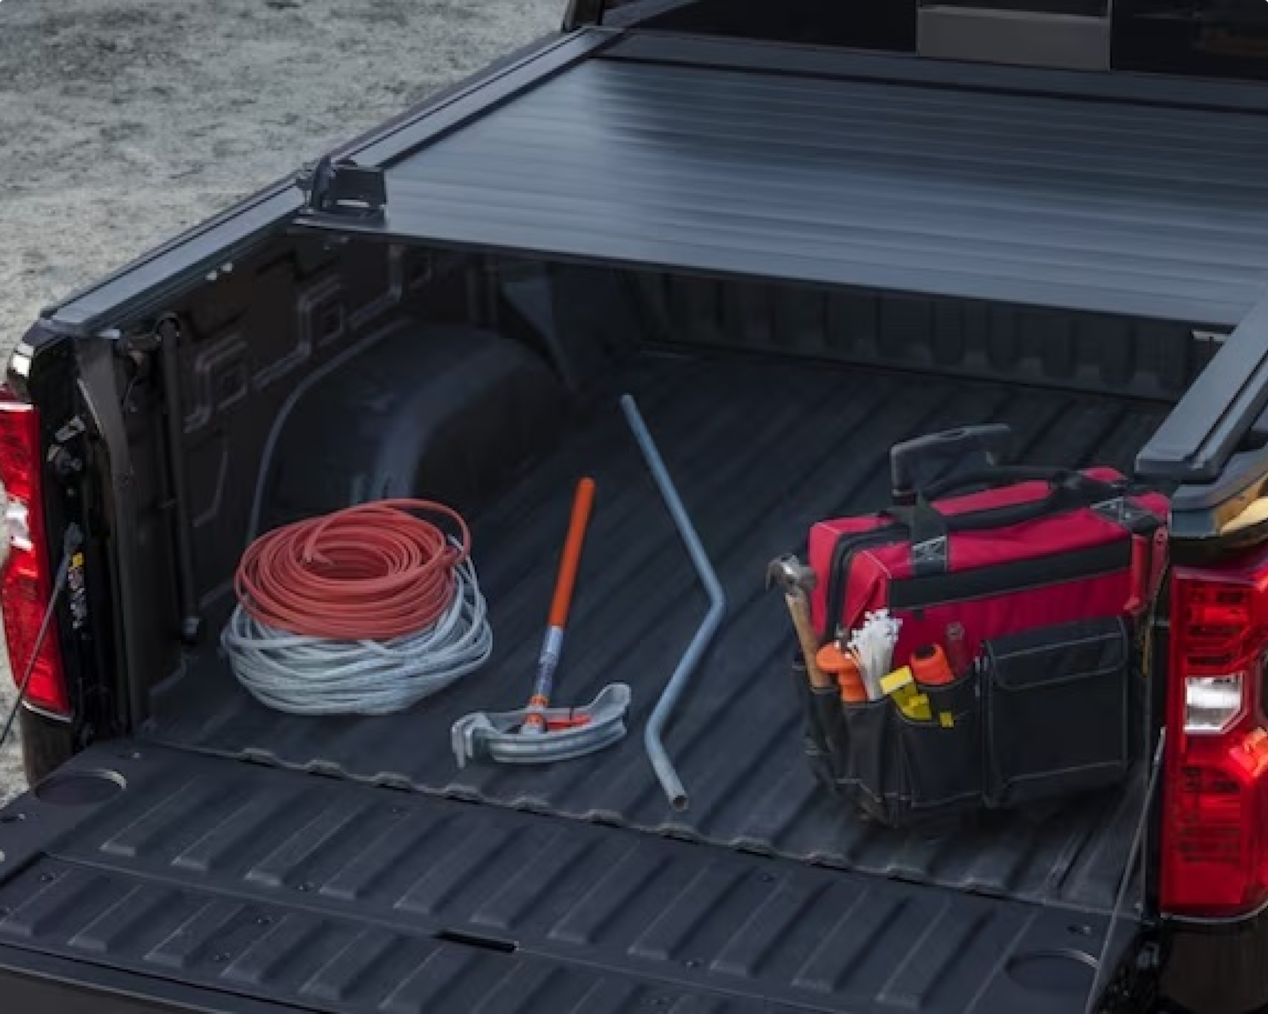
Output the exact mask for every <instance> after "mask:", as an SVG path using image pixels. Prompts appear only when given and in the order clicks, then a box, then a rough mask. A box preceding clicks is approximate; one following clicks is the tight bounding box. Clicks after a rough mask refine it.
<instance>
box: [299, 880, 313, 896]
mask: <svg viewBox="0 0 1268 1014" xmlns="http://www.w3.org/2000/svg"><path fill="white" fill-rule="evenodd" d="M312 889H313V885H312V884H310V883H309V882H308V881H307V880H305V881H304V882H303V883H302V884H298V885H297V886H296V887H295V890H297V891H299V892H300V893H301V894H307V893H308V892H309V891H311V890H312Z"/></svg>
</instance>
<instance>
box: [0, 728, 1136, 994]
mask: <svg viewBox="0 0 1268 1014" xmlns="http://www.w3.org/2000/svg"><path fill="white" fill-rule="evenodd" d="M0 850H2V851H3V861H2V862H0V994H3V995H12V994H10V993H8V992H7V990H8V989H9V985H8V983H9V982H11V981H24V982H25V984H26V987H27V988H32V982H33V981H34V980H33V979H32V978H31V977H32V976H36V977H37V979H38V975H39V974H40V973H39V970H40V969H41V968H45V967H52V966H49V965H48V962H50V961H55V962H60V965H59V966H58V967H60V969H61V970H62V972H61V974H63V975H64V974H65V970H66V969H67V968H68V967H69V968H72V969H73V970H74V973H75V974H74V976H73V981H74V982H75V983H76V984H77V985H78V986H79V987H81V988H83V987H90V986H91V987H93V988H95V989H97V990H99V991H100V992H102V993H109V992H111V991H116V992H117V991H118V990H121V989H124V988H126V990H127V991H128V992H131V993H132V994H133V995H134V996H137V995H139V996H142V997H144V998H146V999H147V1001H148V1000H154V1001H157V1000H158V998H160V997H164V998H166V1002H168V1003H171V1004H173V1005H175V1004H178V1003H184V1002H190V1003H192V1004H194V1005H195V1006H197V1002H196V1000H197V998H198V997H202V998H203V1001H204V1002H205V999H206V997H207V996H209V995H210V996H215V997H216V998H217V1000H218V1002H217V1004H216V1009H226V1010H234V1011H238V1010H242V1011H247V1010H261V1009H270V1007H271V1005H274V1004H283V1005H286V1009H288V1010H293V1009H302V1010H318V1011H423V1010H426V1011H448V1010H452V1011H463V1012H469V1011H477V1010H488V1011H494V1010H496V1011H539V1010H540V1011H549V1012H552V1014H556V1012H563V1011H583V1010H586V1011H588V1010H596V1011H598V1010H602V1011H627V1010H628V1011H640V1012H644V1011H706V1010H707V1011H737V1012H738V1011H758V1010H761V1011H782V1010H789V1011H791V1010H794V1009H795V1010H800V1011H807V1010H815V1011H848V1012H851V1014H863V1012H877V1014H879V1012H884V1011H897V1010H904V1011H910V1010H920V1011H925V1012H936V1014H952V1012H957V1014H958V1012H968V1011H978V1012H980V1011H1000V1012H1004V1011H1018V1010H1030V1011H1061V1012H1081V1011H1082V1010H1083V1003H1084V995H1085V991H1086V989H1087V988H1088V986H1089V984H1090V982H1091V979H1092V974H1093V973H1092V963H1093V962H1092V959H1091V957H1090V955H1092V954H1095V953H1096V952H1097V951H1098V950H1099V948H1100V946H1101V941H1102V940H1103V934H1104V932H1105V930H1106V920H1105V919H1104V918H1101V917H1086V916H1083V915H1075V914H1072V913H1071V912H1069V911H1067V910H1063V909H1060V908H1053V907H1041V906H1036V905H1032V904H1028V903H1025V902H1014V901H1005V900H997V899H989V898H984V897H975V896H972V895H967V894H960V893H957V892H954V891H949V890H945V889H942V888H936V887H926V886H915V885H908V884H903V883H901V882H897V881H889V880H885V879H882V878H878V877H870V876H863V875H858V874H852V873H846V872H840V871H832V870H827V869H822V868H816V867H812V866H808V865H804V864H801V863H797V862H793V861H789V860H783V859H773V858H768V857H762V856H755V855H745V854H741V853H737V852H732V851H729V850H726V849H722V848H716V847H710V846H702V845H696V844H689V843H685V842H676V841H672V840H668V839H665V838H661V837H658V836H654V835H648V834H642V833H639V832H635V831H630V830H626V829H618V828H611V827H603V826H598V825H592V824H587V823H583V822H579V821H574V820H565V819H558V818H550V817H544V816H540V815H534V814H529V813H521V812H516V811H511V810H506V809H502V808H494V807H484V806H478V805H472V804H467V803H461V802H457V801H453V800H445V799H437V798H432V797H429V796H425V795H421V794H415V793H406V792H400V791H395V790H392V789H387V788H376V787H371V786H366V785H356V784H349V783H343V782H336V781H333V780H329V779H325V778H319V777H316V776H313V775H307V774H302V773H298V772H292V771H283V770H276V769H270V768H266V767H262V766H258V765H252V764H245V763H237V762H232V761H226V760H221V759H217V758H211V757H199V756H193V755H189V754H186V753H181V752H176V751H170V750H165V749H162V748H156V747H149V746H146V747H144V748H138V749H136V750H132V749H127V748H120V747H119V746H117V745H116V746H113V747H97V748H93V749H91V750H89V751H88V752H86V753H84V754H82V755H81V756H79V757H78V758H76V759H75V760H74V761H73V762H72V763H71V764H70V765H68V766H67V767H66V768H64V769H63V770H62V772H61V773H60V774H59V775H57V776H55V777H54V778H53V779H51V780H49V781H47V782H45V783H44V785H43V786H42V787H41V788H40V789H39V790H38V791H36V792H34V793H28V794H27V795H25V796H23V797H21V798H20V799H18V800H16V801H15V802H14V803H12V804H11V805H10V806H9V807H8V808H7V809H5V810H3V811H0ZM1126 935H1128V934H1124V936H1126ZM1124 943H1125V941H1124ZM1117 950H1118V948H1116V951H1117ZM1117 956H1118V955H1117V953H1116V955H1115V957H1117ZM68 960H69V961H71V962H74V964H73V965H68V964H67V961H68ZM50 974H51V973H50ZM121 975H122V976H123V977H124V978H122V979H121V978H119V977H120V976H121ZM11 977H13V978H11ZM121 983H126V987H125V986H124V985H121ZM58 988H65V987H64V986H59V987H58ZM32 995H34V994H32ZM54 995H55V996H57V997H60V996H61V994H60V993H58V994H50V996H54ZM261 1002H263V1003H264V1004H266V1005H269V1006H266V1007H264V1008H261V1007H260V1006H258V1004H260V1003H261ZM222 1005H223V1006H222ZM58 1009H60V1008H58ZM92 1009H104V1008H97V1007H94V1008H92ZM112 1009H113V1008H112ZM121 1009H122V1008H121ZM137 1009H142V1008H137ZM143 1009H147V1010H151V1009H153V1010H163V1009H169V1008H168V1007H167V1006H163V1005H161V1004H157V1003H156V1005H155V1006H153V1007H149V1006H147V1007H145V1008H143Z"/></svg>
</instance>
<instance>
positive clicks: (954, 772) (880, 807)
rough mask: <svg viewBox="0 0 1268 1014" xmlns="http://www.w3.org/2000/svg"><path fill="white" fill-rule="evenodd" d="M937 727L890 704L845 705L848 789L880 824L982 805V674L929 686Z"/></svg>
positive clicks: (844, 761)
mask: <svg viewBox="0 0 1268 1014" xmlns="http://www.w3.org/2000/svg"><path fill="white" fill-rule="evenodd" d="M921 690H922V691H923V692H924V693H925V694H926V695H927V696H928V698H929V704H930V710H931V712H932V714H933V720H932V721H927V722H925V721H915V720H913V719H910V718H908V717H907V716H906V715H904V714H903V712H902V710H901V709H900V708H899V707H898V705H897V704H896V703H895V702H894V701H893V700H892V699H890V698H884V699H882V700H879V701H869V702H867V703H860V704H845V705H842V721H841V735H842V744H841V752H840V757H841V767H842V769H843V774H842V777H841V778H840V786H841V789H842V791H843V793H844V794H845V795H846V796H847V797H849V798H850V799H851V800H852V801H853V802H854V803H855V805H856V806H858V807H859V808H860V809H862V810H863V811H864V812H865V813H867V814H868V815H870V816H871V817H873V818H874V819H875V820H877V821H879V822H880V823H883V824H887V825H889V826H891V827H903V826H906V825H908V824H914V823H917V822H919V821H922V820H924V819H926V818H930V817H935V816H941V815H944V814H948V813H951V812H955V811H960V810H964V809H977V808H979V807H980V806H981V803H982V722H981V709H980V704H979V700H978V697H979V694H978V687H977V678H976V676H968V677H966V678H964V679H962V680H959V681H958V682H956V683H953V684H950V685H948V686H939V687H932V686H924V687H921Z"/></svg>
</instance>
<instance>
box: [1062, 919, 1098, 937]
mask: <svg viewBox="0 0 1268 1014" xmlns="http://www.w3.org/2000/svg"><path fill="white" fill-rule="evenodd" d="M1066 930H1067V932H1070V933H1073V934H1074V935H1075V936H1076V937H1090V936H1091V935H1092V927H1091V926H1089V925H1087V923H1080V922H1074V923H1071V924H1070V925H1069V926H1067V927H1066Z"/></svg>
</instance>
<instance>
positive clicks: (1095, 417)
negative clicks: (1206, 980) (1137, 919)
mask: <svg viewBox="0 0 1268 1014" xmlns="http://www.w3.org/2000/svg"><path fill="white" fill-rule="evenodd" d="M620 390H629V391H632V392H633V393H634V394H635V396H636V397H638V398H639V399H640V402H641V404H642V405H643V408H644V412H645V415H646V416H647V419H648V425H649V426H650V427H651V429H652V431H653V433H654V434H656V435H657V436H658V438H659V441H660V443H661V445H662V448H663V453H664V455H665V457H666V461H667V464H668V466H669V468H670V469H671V471H672V473H673V475H674V476H675V478H676V481H677V482H678V484H679V488H680V491H681V494H682V496H683V499H684V501H685V503H686V505H687V507H688V509H689V510H690V511H691V512H692V514H693V516H694V518H695V521H696V524H697V526H698V527H699V529H700V531H701V533H702V536H703V539H704V541H705V544H706V547H707V548H708V550H709V552H710V553H711V555H712V558H713V559H714V562H715V566H716V568H717V570H718V572H719V576H720V578H721V580H722V582H723V585H724V586H725V588H726V591H727V594H728V597H729V599H730V614H729V617H728V621H727V623H726V625H725V627H724V629H723V631H722V633H721V635H720V637H719V640H718V642H717V643H716V644H715V646H714V649H713V651H712V652H711V654H710V656H709V658H708V660H707V662H706V664H705V665H704V666H703V667H702V669H701V671H700V672H699V674H698V676H697V678H696V680H695V682H694V683H693V684H692V685H691V686H690V688H689V689H688V691H687V692H686V694H685V696H684V697H683V699H682V701H681V703H680V706H679V711H678V713H677V717H676V718H675V719H674V721H673V722H672V724H671V727H670V730H669V737H668V745H669V748H670V752H671V754H672V755H673V756H674V757H676V759H677V762H678V766H679V770H680V772H681V774H682V776H683V779H684V781H685V783H686V785H687V788H688V791H689V792H690V793H691V795H692V806H691V808H690V810H688V811H687V812H686V813H684V814H675V813H674V812H673V811H672V810H671V809H670V808H669V806H668V804H667V803H666V801H665V799H664V797H663V795H662V793H661V792H660V790H659V788H658V787H657V784H656V782H655V779H654V778H653V777H652V774H651V771H650V768H649V766H648V764H647V761H646V759H645V757H644V754H643V747H642V738H641V731H642V729H643V727H644V724H645V722H646V719H647V716H648V715H649V714H650V713H651V710H652V707H653V705H654V704H655V701H656V699H657V696H658V695H659V694H660V692H661V688H662V687H663V686H664V684H665V681H666V680H667V679H668V677H669V674H670V673H671V672H672V671H673V668H674V664H675V662H676V661H677V658H678V656H679V654H680V653H681V652H682V651H683V649H684V648H685V646H686V644H687V642H688V640H689V639H690V637H691V635H692V633H693V632H694V630H695V628H696V626H697V624H698V623H699V622H700V619H701V617H702V615H703V612H704V609H705V600H704V594H703V592H702V590H701V589H700V587H699V585H698V583H697V582H696V580H695V578H694V574H693V572H692V570H691V568H690V564H689V561H688V560H687V559H686V557H685V555H684V553H683V550H682V547H681V545H680V543H679V542H678V539H677V537H676V534H675V532H674V529H673V527H672V524H671V523H670V521H669V518H668V516H667V515H666V513H665V511H664V509H663V508H662V506H661V504H660V500H659V498H658V495H657V493H656V490H655V487H654V486H653V485H652V483H651V480H650V478H649V477H648V476H647V475H646V474H645V472H644V470H643V466H642V461H641V458H640V457H639V455H638V451H637V448H636V447H635V445H634V444H633V442H632V440H631V439H630V437H629V435H628V433H627V431H626V429H625V426H624V423H623V422H622V420H621V418H620V415H619V413H618V412H617V411H616V408H615V399H616V395H617V393H618V392H619V391H620ZM1164 412H1165V408H1164V407H1163V406H1160V405H1157V404H1155V403H1151V402H1145V401H1139V402H1135V401H1131V400H1125V399H1111V398H1103V397H1097V396H1082V395H1072V394H1066V393H1060V392H1044V391H1036V390H1033V389H1031V390H1021V391H1018V390H1015V389H1012V390H1010V389H1009V388H1007V387H1004V386H1001V385H995V384H990V383H974V382H966V381H963V380H945V379H936V378H931V377H922V376H921V375H919V374H912V373H905V374H887V373H883V372H879V371H859V370H851V371H846V370H841V369H839V368H836V369H833V368H823V367H815V366H807V365H797V364H793V365H784V364H780V363H773V362H770V361H762V362H745V361H743V360H742V359H741V360H734V359H710V358H695V357H692V356H681V355H656V354H645V355H644V356H642V357H640V359H638V360H637V361H635V362H634V363H633V364H632V365H631V366H629V367H627V368H626V369H625V372H624V373H623V374H621V375H620V376H619V377H617V378H614V380H613V388H612V391H611V398H610V399H609V400H608V402H607V403H606V404H602V403H601V404H600V406H599V407H598V408H597V409H596V410H595V413H594V418H593V419H592V420H591V421H590V422H589V424H587V425H586V426H585V427H584V429H583V430H582V431H580V432H578V433H577V435H576V436H575V437H574V438H572V439H571V440H570V441H569V442H567V443H566V445H565V446H564V447H563V448H562V449H561V451H560V452H559V453H557V454H556V455H555V456H553V457H552V458H550V459H548V460H547V461H546V462H544V463H542V464H540V465H538V466H537V467H536V468H535V469H534V470H533V471H532V472H531V473H530V474H529V475H528V476H527V477H526V478H525V480H524V481H523V482H521V483H520V484H519V485H518V486H517V487H516V488H514V489H513V490H512V491H511V492H510V493H508V494H507V495H506V496H505V497H503V498H502V499H501V500H500V501H499V502H498V503H497V504H496V505H495V506H494V507H492V508H491V509H490V510H489V511H487V512H486V513H485V514H484V515H483V516H482V517H480V518H478V519H477V521H476V523H475V526H474V554H475V559H476V563H477V566H478V567H479V572H480V577H481V581H482V584H483V586H484V590H485V593H486V595H487V596H488V599H489V602H490V605H491V609H492V620H493V626H494V630H495V632H496V634H495V636H496V639H497V644H498V646H499V648H498V650H497V651H496V654H495V658H494V661H493V664H492V665H491V666H490V667H489V668H488V669H487V670H485V671H483V672H481V673H479V674H477V675H475V676H472V677H470V678H468V679H467V680H466V681H464V682H463V683H462V684H461V685H460V686H458V687H456V688H453V689H451V690H450V691H447V692H445V693H444V694H443V695H441V696H439V697H437V698H435V699H433V700H431V701H429V702H428V703H427V704H425V705H423V706H421V707H419V708H416V709H414V710H412V711H410V712H407V713H405V714H401V715H397V716H393V717H387V718H366V719H355V718H332V719H316V720H315V719H306V718H294V717H290V716H287V715H283V714H280V713H276V712H272V711H270V710H268V709H266V708H264V707H263V706H261V705H259V704H257V703H256V702H255V700H254V699H253V698H251V697H250V696H249V695H248V694H247V693H246V692H245V691H243V690H242V689H241V688H240V687H239V686H238V684H237V683H236V682H235V680H234V679H233V676H232V675H231V673H230V672H229V670H228V667H227V664H226V663H225V662H224V661H223V660H222V659H221V658H219V657H217V656H216V655H215V653H214V652H212V651H210V650H204V651H202V652H199V653H196V654H195V655H192V656H191V660H190V663H189V667H188V669H187V671H186V673H185V674H184V675H182V676H180V677H177V678H176V679H175V680H173V681H170V682H169V683H167V684H166V685H164V686H162V687H160V689H159V691H158V692H157V694H156V696H155V701H154V710H153V717H152V719H151V723H150V726H149V728H148V730H147V732H146V736H147V738H149V739H152V740H154V741H157V742H161V743H164V744H167V745H170V746H180V747H186V748H192V749H196V750H199V751H204V752H210V753H216V754H222V755H227V756H231V757H237V758H243V759H251V760H260V761H266V762H268V763H274V764H281V765H285V766H287V767H292V768H298V769H305V770H311V771H317V772H321V773H324V774H331V775H336V776H339V777H345V778H352V779H357V780H360V781H367V782H379V783H383V784H389V785H395V786H400V787H409V788H414V789H418V790H422V791H424V792H426V793H429V794H432V795H441V796H451V797H455V798H459V799H467V800H479V801H481V802H485V803H493V804H496V805H499V806H506V807H515V808H520V809H525V810H532V811H535V812H539V813H546V814H554V815H559V816H566V817H571V818H578V819H584V820H589V821H593V822H598V823H604V824H613V825H619V826H625V827H631V828H637V829H640V830H643V831H653V832H657V833H660V834H663V835H668V836H673V837H677V838H686V839H689V840H694V841H705V842H709V843H712V844H716V845H725V846H728V847H730V848H733V849H740V850H744V851H750V852H761V853H770V854H775V855H780V856H786V857H790V858H796V859H802V860H807V861H810V862H814V863H821V864H826V865H832V866H836V867H843V868H849V869H854V870H862V871H867V872H872V873H878V874H881V875H883V876H888V877H896V878H901V879H904V880H911V881H920V882H928V883H937V884H942V885H947V886H953V887H957V888H960V889H962V890H967V891H973V892H978V893H986V894H993V895H999V896H1007V897H1013V898H1022V899H1027V900H1032V901H1037V902H1045V903H1055V904H1061V905H1068V906H1072V907H1074V908H1078V909H1080V910H1088V911H1107V910H1108V909H1109V908H1110V907H1111V905H1112V902H1113V895H1114V890H1115V887H1116V885H1117V883H1118V880H1119V878H1120V876H1121V875H1122V872H1123V867H1124V863H1125V861H1126V854H1127V850H1128V847H1129V844H1130V838H1131V830H1132V827H1133V825H1134V822H1135V820H1136V818H1137V817H1138V815H1139V787H1138V785H1137V784H1136V781H1135V780H1134V781H1133V785H1132V788H1131V789H1130V790H1129V791H1127V792H1126V793H1124V794H1122V795H1119V794H1114V793H1111V794H1109V795H1107V796H1103V797H1099V798H1094V799H1092V800H1080V801H1078V802H1077V803H1076V804H1075V805H1072V806H1070V807H1069V808H1068V811H1069V812H1068V813H1065V814H1059V815H1056V816H1054V815H1052V814H1045V815H1043V816H1044V817H1045V818H1047V819H1039V818H1038V817H1036V818H1033V819H1032V818H1028V817H1021V816H1013V817H1006V818H1003V819H1000V820H997V821H994V822H992V823H991V824H989V825H987V826H983V827H979V828H963V829H959V830H955V831H947V832H946V833H945V834H940V835H937V836H932V837H929V836H921V835H911V836H906V835H900V834H897V833H893V832H887V831H885V830H883V829H880V828H877V827H872V826H869V825H866V824H862V823H860V822H858V821H857V820H856V819H855V818H854V817H853V816H850V815H848V814H847V813H846V812H845V811H844V810H843V809H842V808H841V807H840V806H839V805H837V804H834V803H833V802H831V801H829V800H827V799H825V798H824V796H823V795H822V794H821V792H820V791H819V790H818V789H817V788H816V787H815V785H814V783H813V781H812V779H811V776H810V774H809V769H808V767H807V765H806V763H805V761H804V758H803V757H802V756H801V753H800V741H801V736H800V730H799V729H798V726H797V723H798V711H797V706H796V703H795V697H794V691H793V688H792V687H791V686H790V685H789V673H788V670H789V662H790V660H791V659H790V655H789V651H790V648H791V632H790V629H789V624H788V617H787V613H786V612H785V610H784V607H783V603H782V600H781V599H780V598H779V596H777V595H773V594H768V593H766V592H765V591H764V589H763V574H762V570H763V566H764V563H765V561H766V560H768V559H770V558H771V557H773V556H775V555H778V554H779V553H781V552H784V551H787V550H790V549H796V548H797V547H798V546H800V545H803V544H804V539H805V534H806V530H807V528H808V527H809V525H810V524H811V523H812V522H813V521H814V520H816V519H817V518H821V517H831V516H834V515H840V514H849V513H855V512H859V511H864V510H869V509H875V508H877V507H879V506H882V505H883V504H884V503H885V502H886V498H887V491H888V486H887V480H888V470H887V468H886V467H885V466H886V461H887V458H886V452H887V449H888V448H889V446H890V445H891V444H893V443H895V442H897V441H899V440H901V439H903V438H905V437H906V436H909V435H911V434H913V433H919V432H929V431H934V430H939V429H945V428H949V427H952V426H955V425H958V424H962V423H969V422H985V421H990V420H998V421H1006V422H1009V423H1011V424H1012V425H1013V426H1014V427H1015V428H1016V430H1017V432H1018V434H1019V441H1020V444H1021V448H1022V452H1023V455H1024V457H1025V459H1026V460H1028V461H1037V462H1065V463H1072V462H1086V461H1090V460H1092V459H1096V460H1100V461H1108V462H1110V463H1114V464H1117V465H1119V466H1125V465H1128V464H1129V463H1130V461H1131V459H1132V456H1133V454H1134V452H1135V450H1136V449H1137V448H1138V447H1139V446H1140V445H1141V443H1142V442H1143V441H1145V440H1146V439H1147V438H1148V436H1149V434H1150V433H1151V432H1152V431H1153V429H1154V428H1155V427H1156V425H1157V422H1158V421H1159V419H1160V418H1161V417H1162V415H1163V414H1164ZM586 473H589V474H593V475H594V476H595V477H596V479H597V481H598V488H599V500H598V506H597V509H596V515H595V520H594V523H593V526H592V529H591V533H590V536H589V539H588V542H587V547H586V554H585V558H584V564H583V570H582V573H581V577H580V580H579V584H578V588H579V591H578V597H577V602H576V605H575V608H574V613H573V617H572V619H571V622H570V634H569V644H568V648H567V651H566V653H565V657H564V661H563V665H562V670H561V675H560V684H559V690H558V693H557V699H558V700H560V701H563V702H582V701H587V700H589V699H590V698H591V697H593V695H594V694H595V693H596V692H597V690H598V689H599V688H600V687H601V686H603V685H604V684H606V683H608V682H612V681H623V682H626V683H628V684H629V685H630V686H631V687H632V688H633V691H634V708H633V714H632V727H633V729H634V730H635V732H634V734H633V735H631V736H630V737H628V738H627V739H626V740H625V742H624V743H622V744H621V745H620V747H619V748H618V749H614V750H610V751H608V752H605V753H603V754H600V755H597V756H595V757H593V758H591V759H589V760H584V761H579V762H576V763H571V764H564V765H556V766H554V767H552V768H550V769H512V768H499V767H496V766H492V765H487V764H484V765H477V766H473V767H468V768H467V769H466V770H464V771H459V770H458V768H457V765H456V763H455V761H454V758H453V756H452V754H451V752H450V745H449V726H450V724H451V723H452V722H453V721H454V719H456V718H458V717H460V716H462V715H464V714H467V713H468V712H471V711H476V710H506V709H510V708H517V707H521V706H522V705H523V700H524V698H525V696H526V694H527V692H528V687H529V684H530V681H531V678H532V670H533V662H534V659H535V656H536V650H537V646H538V639H539V634H540V629H541V625H542V623H543V622H544V616H545V609H546V604H547V602H548V600H549V597H550V588H551V582H552V581H553V578H554V560H555V554H556V553H557V551H558V546H559V545H560V543H561V540H562V537H563V529H564V527H565V525H566V521H567V517H568V501H569V498H570V496H571V492H572V485H573V483H574V482H575V480H576V477H577V476H579V475H582V474H586Z"/></svg>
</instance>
